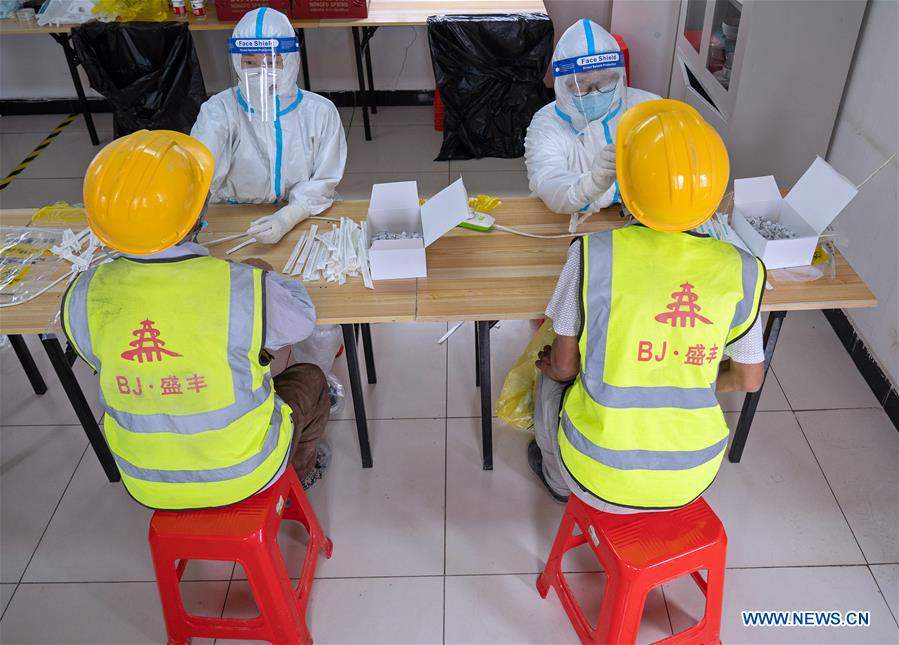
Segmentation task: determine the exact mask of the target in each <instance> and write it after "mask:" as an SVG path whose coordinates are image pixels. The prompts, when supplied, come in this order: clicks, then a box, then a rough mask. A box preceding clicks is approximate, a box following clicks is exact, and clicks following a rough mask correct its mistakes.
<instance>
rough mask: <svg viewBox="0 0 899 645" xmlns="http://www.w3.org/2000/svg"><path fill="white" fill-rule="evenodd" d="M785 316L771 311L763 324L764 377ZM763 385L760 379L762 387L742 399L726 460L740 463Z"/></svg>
mask: <svg viewBox="0 0 899 645" xmlns="http://www.w3.org/2000/svg"><path fill="white" fill-rule="evenodd" d="M786 317H787V312H786V311H772V312H771V313H770V314H769V315H768V324H767V325H765V378H767V376H768V368H769V367H771V359H772V358H773V356H774V348H775V347H776V346H777V337H778V336H780V329H781V327H782V326H783V321H784V318H786ZM764 387H765V382H764V380H762V387H760V388H759V390H758V392H750V393H749V394H747V395H746V398H745V399H744V400H743V409H742V410H740V420H739V421H737V429H736V430H735V431H734V440H733V441H732V442H731V445H730V452H729V453H728V455H727V458H728V460H729V461H730V462H731V463H733V464H738V463H740V458H741V457H742V456H743V449H744V448H745V447H746V439H747V438H748V437H749V428H750V427H751V426H752V419H753V418H754V417H755V410H756V408H757V407H758V405H759V399H761V398H762V389H763V388H764Z"/></svg>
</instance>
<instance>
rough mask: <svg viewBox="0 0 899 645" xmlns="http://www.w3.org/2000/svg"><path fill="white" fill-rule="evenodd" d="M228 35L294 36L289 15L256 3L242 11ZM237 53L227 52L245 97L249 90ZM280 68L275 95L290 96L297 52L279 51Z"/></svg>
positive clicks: (293, 90)
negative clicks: (240, 16)
mask: <svg viewBox="0 0 899 645" xmlns="http://www.w3.org/2000/svg"><path fill="white" fill-rule="evenodd" d="M231 37H232V38H296V37H297V35H296V32H295V31H294V29H293V25H291V24H290V19H289V18H288V17H287V16H285V15H284V14H283V13H281V12H280V11H276V10H274V9H270V8H269V7H260V8H259V9H253V10H252V11H249V12H247V13H245V14H244V16H243V18H241V19H240V21H239V22H238V23H237V25H235V27H234V32H233V33H232V34H231ZM240 56H241V55H240V54H231V66H232V67H233V68H234V73H235V74H236V77H237V79H238V85H239V87H240V92H241V94H242V95H243V96H244V97H246V96H247V95H248V94H249V92H248V90H247V88H246V87H245V78H244V73H243V72H244V70H242V69H241V66H240ZM281 56H282V60H283V62H284V67H283V69H277V70H276V76H275V78H276V84H277V92H278V96H279V97H280V98H281V100H282V103H283V102H284V99H292V98H293V97H295V96H296V93H297V76H298V74H299V71H300V53H299V51H296V52H289V53H284V54H282V55H281Z"/></svg>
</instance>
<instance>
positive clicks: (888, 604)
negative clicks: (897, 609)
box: [867, 564, 899, 627]
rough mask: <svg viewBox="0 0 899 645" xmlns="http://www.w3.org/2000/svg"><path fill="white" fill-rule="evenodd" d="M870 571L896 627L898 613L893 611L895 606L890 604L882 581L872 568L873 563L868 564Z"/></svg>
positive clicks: (898, 625) (898, 621)
mask: <svg viewBox="0 0 899 645" xmlns="http://www.w3.org/2000/svg"><path fill="white" fill-rule="evenodd" d="M867 569H868V573H870V574H871V578H873V579H874V586H875V587H877V591H879V592H880V597H881V598H883V602H884V604H885V605H886V606H887V611H889V612H890V616H892V617H893V622H894V623H896V627H899V618H897V617H896V614H894V613H893V607H892V606H891V604H890V601H889V600H887V595H886V594H885V593H884V592H883V588H882V587H881V586H880V582H879V581H878V580H877V576H875V575H874V571H872V570H871V565H870V564H869V565H867Z"/></svg>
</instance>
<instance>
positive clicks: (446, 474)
mask: <svg viewBox="0 0 899 645" xmlns="http://www.w3.org/2000/svg"><path fill="white" fill-rule="evenodd" d="M447 165H449V164H447ZM447 175H449V170H447ZM446 328H447V330H449V323H447V324H446ZM451 341H452V338H448V339H447V342H446V345H444V348H443V351H444V354H443V356H444V361H445V363H444V366H445V369H444V379H443V415H444V416H443V627H442V637H441V642H442V643H444V645H446V557H447V549H448V544H447V540H446V536H447V523H448V516H449V510H448V508H447V501H448V498H449V418H448V417H447V416H446V415H447V414H448V413H449V344H450V342H451Z"/></svg>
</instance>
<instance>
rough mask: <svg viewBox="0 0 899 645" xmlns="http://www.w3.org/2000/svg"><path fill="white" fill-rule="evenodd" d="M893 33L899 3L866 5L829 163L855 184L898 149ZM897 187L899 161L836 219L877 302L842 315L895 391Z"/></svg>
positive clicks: (898, 26) (898, 56) (897, 54)
mask: <svg viewBox="0 0 899 645" xmlns="http://www.w3.org/2000/svg"><path fill="white" fill-rule="evenodd" d="M897 33H899V3H897V2H896V0H872V1H871V2H870V4H869V7H868V14H867V16H866V18H865V21H864V23H863V24H862V31H861V33H860V35H859V40H858V44H857V46H856V52H855V60H854V62H853V65H852V69H851V70H850V73H849V80H848V82H847V84H846V89H845V92H844V94H843V104H842V106H841V108H840V113H839V115H838V117H837V124H836V127H835V129H834V134H833V138H832V140H831V145H830V151H829V153H828V161H829V162H830V163H831V164H832V165H833V166H834V167H835V168H836V169H837V170H839V171H840V172H841V173H843V174H844V175H846V176H847V177H848V178H850V179H851V180H853V181H855V182H861V181H862V180H863V179H864V178H865V177H867V176H868V174H869V173H870V172H871V171H873V170H874V169H875V168H877V167H878V166H879V165H880V164H882V163H883V162H884V161H885V160H886V158H887V157H889V156H890V155H891V154H893V153H894V152H896V151H897V150H899V135H897V120H899V116H897V106H899V102H897V90H896V86H897V78H899V70H897V61H899V46H897V42H896V34H897ZM897 182H899V173H897V161H896V160H893V161H892V163H891V164H890V165H888V166H887V167H886V168H884V169H883V170H882V171H880V173H879V174H878V175H877V176H876V177H874V178H873V179H872V180H871V181H869V182H868V183H867V184H866V185H865V186H864V187H863V188H862V190H861V192H860V193H859V195H858V196H857V197H856V198H855V199H854V200H853V201H852V203H851V204H849V206H848V207H847V208H846V210H845V211H844V212H843V213H842V214H841V215H840V217H839V218H838V219H837V221H836V227H837V229H838V230H839V231H840V232H841V233H842V234H843V235H844V236H845V238H846V241H845V243H844V244H842V251H843V253H844V254H845V256H846V258H847V259H848V260H849V263H850V264H851V265H852V267H853V268H854V269H855V270H856V271H857V272H858V273H859V274H860V275H861V277H862V278H863V279H864V280H865V282H866V283H867V284H868V286H869V287H870V288H871V290H872V291H874V294H875V295H876V296H877V299H878V301H879V302H880V304H879V305H878V306H877V307H876V308H874V309H850V310H846V313H847V315H848V316H849V317H850V318H851V319H852V322H853V324H854V325H855V328H856V330H857V331H858V332H859V335H861V336H862V338H863V339H864V341H865V343H866V345H867V346H868V348H869V349H870V350H871V351H872V352H873V354H874V357H875V359H876V360H877V361H878V363H879V364H880V366H881V368H883V370H884V371H885V372H886V373H887V374H888V376H889V377H890V378H891V379H892V381H893V385H894V386H899V292H897V290H899V259H897V257H899V202H897Z"/></svg>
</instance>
